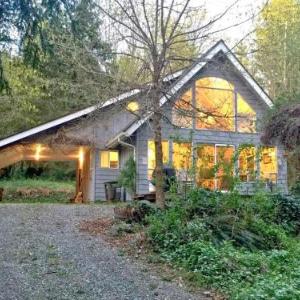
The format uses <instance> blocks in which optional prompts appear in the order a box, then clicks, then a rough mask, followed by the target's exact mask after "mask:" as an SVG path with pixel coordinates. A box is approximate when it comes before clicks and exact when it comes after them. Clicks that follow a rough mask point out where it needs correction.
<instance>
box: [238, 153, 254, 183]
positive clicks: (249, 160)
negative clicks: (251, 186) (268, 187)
mask: <svg viewBox="0 0 300 300" xmlns="http://www.w3.org/2000/svg"><path fill="white" fill-rule="evenodd" d="M255 152H256V151H255V147H247V148H243V149H242V150H241V151H240V153H239V160H238V162H239V177H240V180H241V181H243V182H248V181H253V180H255V170H256V168H255V160H256V159H255Z"/></svg>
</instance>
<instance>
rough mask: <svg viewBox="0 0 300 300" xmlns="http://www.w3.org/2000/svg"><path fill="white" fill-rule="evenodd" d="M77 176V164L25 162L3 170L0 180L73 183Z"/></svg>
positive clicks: (0, 173)
mask: <svg viewBox="0 0 300 300" xmlns="http://www.w3.org/2000/svg"><path fill="white" fill-rule="evenodd" d="M75 176H76V164H75V162H51V161H49V162H31V161H23V162H19V163H16V164H14V165H12V166H10V167H7V168H5V169H2V170H1V172H0V179H9V180H15V179H18V180H25V179H32V178H33V179H39V178H40V179H43V180H53V181H63V180H67V181H72V180H75Z"/></svg>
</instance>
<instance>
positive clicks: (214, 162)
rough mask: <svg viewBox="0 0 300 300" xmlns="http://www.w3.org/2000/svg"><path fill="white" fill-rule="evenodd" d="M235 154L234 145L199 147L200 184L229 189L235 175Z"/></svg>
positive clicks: (198, 169) (211, 187)
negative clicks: (233, 159)
mask: <svg viewBox="0 0 300 300" xmlns="http://www.w3.org/2000/svg"><path fill="white" fill-rule="evenodd" d="M233 155H234V147H233V146H227V145H200V146H199V147H198V148H197V172H198V174H197V175H198V176H197V184H198V186H200V187H202V188H208V189H219V190H228V189H229V188H230V185H231V180H232V176H233V162H232V157H233Z"/></svg>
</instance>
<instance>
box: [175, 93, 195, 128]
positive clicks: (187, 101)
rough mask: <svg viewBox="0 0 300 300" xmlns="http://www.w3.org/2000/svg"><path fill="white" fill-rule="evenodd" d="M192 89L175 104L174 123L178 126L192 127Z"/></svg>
mask: <svg viewBox="0 0 300 300" xmlns="http://www.w3.org/2000/svg"><path fill="white" fill-rule="evenodd" d="M192 94H193V93H192V89H190V90H188V91H187V92H185V93H184V94H183V95H182V96H181V97H180V98H179V99H178V100H177V101H176V102H175V104H174V107H173V124H174V125H176V126H178V127H183V128H192V126H193V118H192V114H193V109H192Z"/></svg>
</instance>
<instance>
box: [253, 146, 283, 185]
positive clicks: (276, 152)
mask: <svg viewBox="0 0 300 300" xmlns="http://www.w3.org/2000/svg"><path fill="white" fill-rule="evenodd" d="M264 148H271V149H274V155H275V168H276V173H267V174H269V175H270V174H275V175H276V178H275V180H272V179H270V178H264V177H262V172H261V169H262V168H261V165H262V160H263V157H262V149H264ZM258 151H261V153H260V157H259V161H258V168H259V179H260V180H261V181H265V182H267V181H271V182H273V183H275V184H277V182H278V172H279V166H278V147H276V146H262V147H261V149H258Z"/></svg>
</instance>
